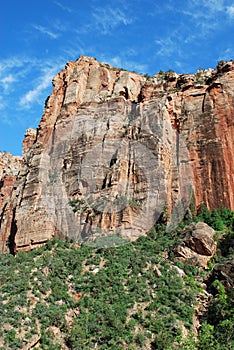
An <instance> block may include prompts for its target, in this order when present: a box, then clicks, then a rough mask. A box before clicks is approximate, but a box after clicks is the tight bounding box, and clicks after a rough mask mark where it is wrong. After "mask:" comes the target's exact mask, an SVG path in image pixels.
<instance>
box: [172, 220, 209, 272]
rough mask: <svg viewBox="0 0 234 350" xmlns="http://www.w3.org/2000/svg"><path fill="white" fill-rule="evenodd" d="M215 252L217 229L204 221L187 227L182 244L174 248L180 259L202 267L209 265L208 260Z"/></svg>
mask: <svg viewBox="0 0 234 350" xmlns="http://www.w3.org/2000/svg"><path fill="white" fill-rule="evenodd" d="M215 252H216V242H215V230H213V228H211V227H210V226H208V225H207V224H205V223H204V222H198V223H193V224H191V225H189V226H188V227H186V228H185V230H184V239H183V242H182V244H180V245H179V246H178V247H176V248H175V250H174V253H175V254H176V256H177V257H178V258H179V259H181V260H183V261H184V260H185V261H186V260H187V261H189V262H190V263H193V264H194V265H198V266H202V267H207V262H208V261H209V260H210V259H211V258H212V256H213V255H214V254H215Z"/></svg>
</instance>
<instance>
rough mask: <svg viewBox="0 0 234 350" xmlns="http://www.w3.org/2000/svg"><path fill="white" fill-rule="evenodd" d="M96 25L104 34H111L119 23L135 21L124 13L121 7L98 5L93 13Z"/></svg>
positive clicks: (126, 23) (125, 23)
mask: <svg viewBox="0 0 234 350" xmlns="http://www.w3.org/2000/svg"><path fill="white" fill-rule="evenodd" d="M92 17H93V19H94V22H95V25H96V27H98V28H99V29H100V30H101V32H102V33H103V34H109V33H110V32H111V30H112V29H113V28H115V27H117V26H118V25H120V24H122V25H125V26H127V25H129V24H131V23H132V22H133V19H132V18H130V17H129V16H128V14H127V13H124V12H123V11H122V10H120V9H119V8H111V7H98V8H96V9H95V10H94V11H93V13H92Z"/></svg>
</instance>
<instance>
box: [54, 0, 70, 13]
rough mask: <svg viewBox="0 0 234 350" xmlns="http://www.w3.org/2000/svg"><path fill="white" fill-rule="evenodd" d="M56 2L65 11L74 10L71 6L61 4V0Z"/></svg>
mask: <svg viewBox="0 0 234 350" xmlns="http://www.w3.org/2000/svg"><path fill="white" fill-rule="evenodd" d="M54 4H55V5H57V6H58V7H60V8H61V9H62V10H63V11H67V12H69V13H71V12H72V9H71V8H70V7H68V6H65V5H63V4H61V2H59V1H54Z"/></svg>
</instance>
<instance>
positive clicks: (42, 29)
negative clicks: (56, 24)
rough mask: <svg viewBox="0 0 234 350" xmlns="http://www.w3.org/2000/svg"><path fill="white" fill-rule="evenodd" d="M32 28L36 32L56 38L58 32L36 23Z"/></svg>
mask: <svg viewBox="0 0 234 350" xmlns="http://www.w3.org/2000/svg"><path fill="white" fill-rule="evenodd" d="M33 28H34V29H36V30H37V31H38V32H40V33H42V34H45V35H47V36H48V37H49V38H51V39H57V38H58V37H59V34H58V33H54V32H53V31H52V30H50V29H48V28H46V27H44V26H41V25H37V24H33Z"/></svg>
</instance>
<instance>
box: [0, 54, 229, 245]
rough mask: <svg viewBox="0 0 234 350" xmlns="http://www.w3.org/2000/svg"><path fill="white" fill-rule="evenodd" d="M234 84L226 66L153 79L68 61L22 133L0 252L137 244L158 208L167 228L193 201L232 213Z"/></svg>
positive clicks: (83, 60) (89, 60) (91, 61)
mask: <svg viewBox="0 0 234 350" xmlns="http://www.w3.org/2000/svg"><path fill="white" fill-rule="evenodd" d="M233 84H234V62H233V61H230V62H221V63H220V64H219V65H218V66H217V68H216V69H215V70H207V71H198V72H197V73H195V74H194V75H189V74H183V75H178V74H176V73H174V72H167V73H163V72H160V73H158V74H156V75H155V76H154V77H152V78H147V77H142V76H141V75H138V74H136V73H133V72H127V71H125V70H121V69H117V68H113V67H111V66H109V65H107V64H105V63H99V62H97V61H96V60H95V59H93V58H89V57H84V56H82V57H80V58H79V59H78V60H77V61H76V62H69V63H68V64H67V65H66V67H65V69H64V70H63V71H62V72H60V73H59V74H58V75H57V76H56V77H55V78H54V79H53V85H54V89H53V92H52V94H51V96H50V97H49V98H48V99H47V101H46V105H45V111H44V115H43V117H42V120H41V122H40V125H39V127H38V129H37V130H31V129H30V130H29V131H28V132H27V133H26V136H25V140H24V143H23V146H24V152H23V160H22V163H21V164H20V166H19V167H17V172H18V175H17V178H16V182H14V185H12V186H11V190H10V192H9V193H8V195H7V196H8V199H7V201H6V202H5V206H4V207H2V211H1V216H0V218H1V223H0V225H1V237H2V250H3V251H5V250H6V249H7V248H6V241H7V240H9V239H10V246H11V247H13V248H12V249H13V250H15V249H16V248H17V249H30V248H31V247H35V246H37V245H38V244H41V243H43V242H45V241H47V240H48V239H50V238H51V237H53V236H55V235H57V236H61V237H65V236H68V237H72V238H75V239H77V240H78V241H79V240H81V241H95V240H97V239H100V237H103V236H104V237H106V236H109V235H110V234H112V235H115V236H116V235H117V236H118V235H119V234H121V235H122V236H123V237H125V238H127V239H131V240H132V239H136V238H137V237H138V236H139V235H142V234H145V233H146V232H147V231H148V229H149V228H150V227H151V226H152V225H153V224H154V223H155V221H156V220H157V218H158V217H159V216H160V215H161V213H162V212H163V211H164V210H165V207H167V209H168V212H169V214H170V218H171V219H170V226H169V229H172V228H173V227H174V226H176V225H177V223H178V222H179V221H180V220H181V219H182V218H183V216H184V214H185V213H186V212H187V211H189V207H190V204H191V202H193V203H192V205H193V206H195V207H198V206H199V205H200V204H201V203H205V204H206V205H207V207H208V208H215V207H218V206H222V205H224V206H227V207H229V208H231V209H234V178H233V176H232V169H233V166H234V164H233V157H232V154H233V153H234V125H233V115H234V103H233V100H234V85H233ZM17 164H18V163H17ZM9 176H10V175H9ZM14 176H16V174H15V175H14ZM14 179H15V178H14ZM8 181H10V180H8ZM14 181H15V180H14ZM115 239H117V238H115Z"/></svg>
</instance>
